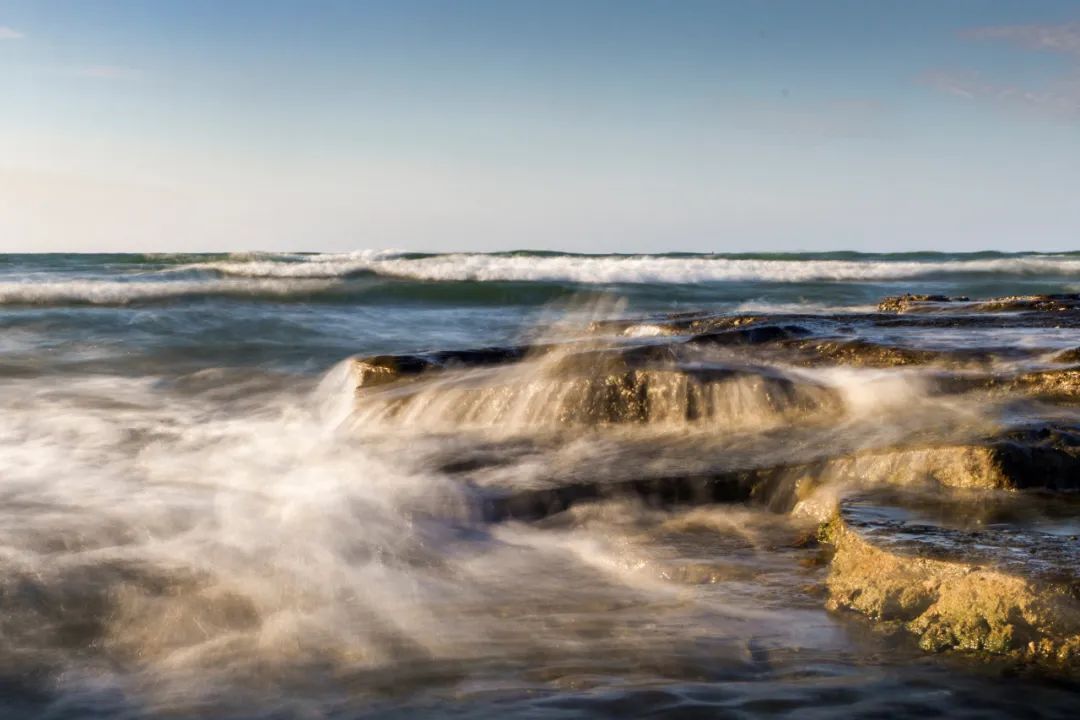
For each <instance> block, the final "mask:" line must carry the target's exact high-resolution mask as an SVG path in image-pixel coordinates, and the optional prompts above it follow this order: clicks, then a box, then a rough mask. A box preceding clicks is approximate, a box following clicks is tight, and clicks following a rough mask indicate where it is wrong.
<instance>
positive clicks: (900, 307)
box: [878, 293, 967, 313]
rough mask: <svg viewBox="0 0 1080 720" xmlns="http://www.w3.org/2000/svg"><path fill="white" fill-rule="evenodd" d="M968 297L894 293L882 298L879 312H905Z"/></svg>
mask: <svg viewBox="0 0 1080 720" xmlns="http://www.w3.org/2000/svg"><path fill="white" fill-rule="evenodd" d="M966 300H967V298H966V297H949V296H948V295H912V294H910V293H908V294H904V295H893V296H889V297H886V298H882V299H881V301H880V302H879V303H878V311H879V312H894V313H903V312H909V311H911V310H914V309H925V308H926V306H928V305H931V304H933V305H940V304H942V303H951V302H963V301H966Z"/></svg>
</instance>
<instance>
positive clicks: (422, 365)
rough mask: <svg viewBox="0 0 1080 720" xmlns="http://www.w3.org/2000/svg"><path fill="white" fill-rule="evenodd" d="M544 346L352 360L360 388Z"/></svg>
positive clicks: (513, 357)
mask: <svg viewBox="0 0 1080 720" xmlns="http://www.w3.org/2000/svg"><path fill="white" fill-rule="evenodd" d="M530 351H531V352H539V351H540V348H523V347H505V348H479V349H473V350H443V351H439V352H431V353H423V354H417V355H372V356H368V357H356V358H353V359H352V370H353V374H354V376H355V377H356V387H357V389H358V390H359V389H363V388H370V387H374V386H376V385H386V384H388V383H393V382H397V381H398V380H402V379H408V378H415V377H416V376H418V375H421V374H423V373H425V372H428V371H431V370H446V369H454V368H469V367H487V366H491V365H499V364H504V363H512V362H516V361H518V360H520V359H522V358H523V357H525V355H526V353H528V352H530Z"/></svg>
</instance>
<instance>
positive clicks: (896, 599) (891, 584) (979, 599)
mask: <svg viewBox="0 0 1080 720" xmlns="http://www.w3.org/2000/svg"><path fill="white" fill-rule="evenodd" d="M964 508H965V505H964V504H963V503H960V504H958V505H957V506H956V507H955V508H954V512H956V513H957V514H958V515H959V516H961V517H962V516H963V514H964ZM821 538H822V539H823V540H824V541H826V542H828V543H830V544H831V545H832V546H833V547H834V549H835V554H834V556H833V559H832V564H831V568H830V574H829V579H828V582H827V587H828V592H829V599H828V607H829V608H830V609H833V610H840V609H846V610H853V611H856V612H860V613H862V614H864V615H866V616H868V617H870V618H872V619H874V620H878V621H883V622H887V623H892V624H898V625H900V626H902V627H903V628H905V629H906V630H908V631H909V632H911V633H913V634H915V635H917V636H918V637H919V644H920V645H921V646H922V647H923V648H924V649H926V650H929V651H941V650H950V649H955V650H963V651H977V652H983V653H990V654H995V655H1007V656H1011V657H1014V658H1017V659H1037V660H1044V661H1046V660H1048V661H1052V662H1055V663H1063V664H1066V665H1070V666H1072V667H1076V666H1077V665H1078V662H1080V574H1078V568H1080V564H1078V563H1080V548H1078V545H1077V542H1076V537H1075V536H1068V535H1056V534H1052V533H1049V532H1042V531H1039V530H1035V529H1025V528H1020V527H1009V526H1003V527H995V528H993V529H966V528H958V527H950V526H948V525H947V524H945V523H942V522H935V521H933V520H925V519H923V518H921V517H919V516H918V515H914V514H912V513H910V512H908V511H905V510H904V509H903V508H900V507H897V506H895V505H885V504H879V503H877V502H875V501H874V499H873V498H856V499H850V500H846V501H844V502H843V503H841V505H840V508H839V512H838V513H837V515H836V516H835V517H834V518H833V520H832V521H830V522H829V523H828V524H827V525H825V526H823V528H822V532H821Z"/></svg>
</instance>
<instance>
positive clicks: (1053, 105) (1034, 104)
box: [922, 71, 1080, 120]
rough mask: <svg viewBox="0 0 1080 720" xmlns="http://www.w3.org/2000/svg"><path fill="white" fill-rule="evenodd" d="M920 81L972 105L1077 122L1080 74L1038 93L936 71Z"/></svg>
mask: <svg viewBox="0 0 1080 720" xmlns="http://www.w3.org/2000/svg"><path fill="white" fill-rule="evenodd" d="M922 80H923V82H924V83H926V84H927V85H929V86H930V87H933V88H935V89H937V90H939V91H941V92H943V93H946V94H948V95H952V96H954V97H959V98H963V99H964V100H968V101H971V102H977V101H989V102H992V103H994V104H995V105H999V106H1001V107H1007V108H1013V109H1023V110H1029V111H1037V112H1039V113H1040V114H1043V115H1047V116H1052V117H1056V118H1059V119H1067V120H1080V73H1077V74H1074V76H1071V77H1067V78H1064V79H1061V80H1058V81H1055V82H1053V83H1049V84H1047V85H1046V86H1045V87H1042V88H1039V89H1032V88H1025V87H1021V86H1019V85H1015V84H1008V83H998V82H994V81H992V80H988V79H987V78H985V77H983V76H982V75H981V74H980V73H975V72H950V71H936V72H931V73H927V74H926V75H924V76H923V78H922Z"/></svg>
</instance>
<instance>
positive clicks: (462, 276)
mask: <svg viewBox="0 0 1080 720" xmlns="http://www.w3.org/2000/svg"><path fill="white" fill-rule="evenodd" d="M872 257H873V256H868V258H867V259H865V260H849V259H844V260H832V259H797V258H794V257H793V258H791V259H755V258H741V257H740V258H735V257H723V256H690V257H685V256H684V257H672V256H663V255H606V256H587V255H533V254H491V255H488V254H479V253H458V254H447V255H427V256H412V257H410V256H402V255H401V254H399V253H391V252H386V251H378V252H375V251H364V252H357V253H341V254H323V255H310V256H304V257H303V259H301V260H297V259H296V256H290V257H289V259H288V260H279V259H274V258H271V257H267V256H260V257H257V258H253V259H250V260H236V259H230V260H225V261H220V262H212V263H200V264H196V265H188V266H182V267H186V268H188V269H193V268H197V269H203V270H209V271H213V272H216V273H220V274H222V275H226V276H235V277H249V278H271V277H278V278H339V277H348V276H353V275H357V274H360V273H373V274H376V275H383V276H388V277H395V278H403V279H412V280H427V281H439V280H442V281H473V282H498V281H503V282H570V283H582V284H605V285H607V284H620V283H706V282H811V281H860V280H868V281H873V280H903V279H907V278H919V277H927V276H934V275H957V274H963V275H975V274H1002V275H1054V276H1073V275H1077V276H1080V258H1077V257H1076V256H1054V255H1038V256H1032V255H1024V256H1011V257H1010V256H1005V257H995V258H979V259H944V260H919V261H911V260H907V261H904V260H875V259H871V258H872Z"/></svg>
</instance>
